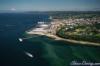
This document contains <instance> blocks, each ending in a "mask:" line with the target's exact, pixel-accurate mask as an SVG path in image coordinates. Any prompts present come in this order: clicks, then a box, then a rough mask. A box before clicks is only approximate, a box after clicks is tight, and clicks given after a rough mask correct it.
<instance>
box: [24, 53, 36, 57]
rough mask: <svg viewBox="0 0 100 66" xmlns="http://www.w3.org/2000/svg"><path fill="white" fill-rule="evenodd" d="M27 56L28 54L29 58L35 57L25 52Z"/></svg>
mask: <svg viewBox="0 0 100 66" xmlns="http://www.w3.org/2000/svg"><path fill="white" fill-rule="evenodd" d="M25 54H26V55H27V56H29V57H31V58H33V57H34V56H33V55H32V54H31V53H29V52H25Z"/></svg>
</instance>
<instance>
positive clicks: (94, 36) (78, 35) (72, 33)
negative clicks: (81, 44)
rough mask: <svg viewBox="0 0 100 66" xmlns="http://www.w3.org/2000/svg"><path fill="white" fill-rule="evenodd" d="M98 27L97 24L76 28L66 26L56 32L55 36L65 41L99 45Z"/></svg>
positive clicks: (99, 28) (99, 33)
mask: <svg viewBox="0 0 100 66" xmlns="http://www.w3.org/2000/svg"><path fill="white" fill-rule="evenodd" d="M98 25H99V24H94V25H77V26H76V25H75V26H67V25H66V26H63V27H62V28H61V29H60V30H58V31H57V35H58V36H60V37H63V38H66V39H75V40H82V41H91V42H97V43H100V31H99V30H100V27H99V26H98Z"/></svg>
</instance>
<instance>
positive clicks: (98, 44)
mask: <svg viewBox="0 0 100 66" xmlns="http://www.w3.org/2000/svg"><path fill="white" fill-rule="evenodd" d="M27 34H33V35H41V36H42V35H45V36H47V37H50V38H53V39H54V40H62V41H66V42H71V43H73V44H75V43H79V44H81V45H91V46H100V43H94V42H88V41H78V40H73V39H65V38H61V37H59V36H57V35H53V34H50V33H43V32H27Z"/></svg>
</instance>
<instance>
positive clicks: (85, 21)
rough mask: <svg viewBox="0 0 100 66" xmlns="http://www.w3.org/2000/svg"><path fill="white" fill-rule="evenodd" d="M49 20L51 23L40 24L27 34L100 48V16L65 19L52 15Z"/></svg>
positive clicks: (76, 16)
mask: <svg viewBox="0 0 100 66" xmlns="http://www.w3.org/2000/svg"><path fill="white" fill-rule="evenodd" d="M67 15H68V14H67ZM49 19H50V20H51V22H38V25H37V26H36V27H35V28H33V29H31V30H29V31H26V33H27V34H32V35H33V34H36V35H45V36H48V37H51V38H53V39H54V40H63V41H66V42H72V43H73V44H75V43H79V44H84V45H94V46H100V15H99V16H98V15H97V14H87V13H86V14H78V15H72V16H69V17H68V16H67V17H66V15H64V16H63V18H62V17H61V16H57V15H56V16H54V15H51V16H50V18H49Z"/></svg>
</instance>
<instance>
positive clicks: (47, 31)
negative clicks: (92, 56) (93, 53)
mask: <svg viewBox="0 0 100 66" xmlns="http://www.w3.org/2000/svg"><path fill="white" fill-rule="evenodd" d="M77 20H79V21H80V20H81V19H77ZM77 20H76V21H75V22H73V21H74V20H72V19H71V20H70V19H67V20H59V19H52V22H51V23H48V24H46V22H38V27H36V28H34V29H32V30H30V31H26V33H27V34H30V35H45V36H47V37H50V38H53V39H54V40H62V41H66V42H71V43H73V44H75V43H78V44H82V45H92V46H100V43H95V42H90V41H78V40H74V39H65V38H62V37H59V36H57V35H56V32H57V30H58V29H59V28H60V27H61V26H64V25H65V24H67V25H76V24H77V23H78V24H84V21H83V22H82V23H80V22H79V21H77ZM86 24H92V23H91V22H88V23H86Z"/></svg>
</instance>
